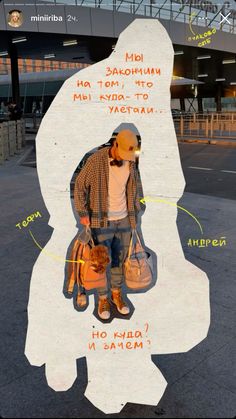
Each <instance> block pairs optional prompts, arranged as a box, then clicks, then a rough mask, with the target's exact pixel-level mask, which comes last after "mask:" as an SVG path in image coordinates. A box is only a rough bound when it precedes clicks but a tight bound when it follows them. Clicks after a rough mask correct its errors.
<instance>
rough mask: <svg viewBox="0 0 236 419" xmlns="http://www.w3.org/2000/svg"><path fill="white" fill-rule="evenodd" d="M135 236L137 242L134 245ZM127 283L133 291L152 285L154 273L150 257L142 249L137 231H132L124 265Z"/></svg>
mask: <svg viewBox="0 0 236 419" xmlns="http://www.w3.org/2000/svg"><path fill="white" fill-rule="evenodd" d="M134 235H136V237H137V241H136V243H135V244H134ZM124 276H125V283H126V286H127V287H128V288H130V289H131V290H133V291H139V290H143V289H145V288H148V287H149V286H150V285H151V283H152V271H151V267H150V265H149V257H148V254H147V253H146V251H145V250H144V248H143V247H142V244H141V240H140V237H139V235H138V232H137V230H133V231H132V235H131V240H130V245H129V251H128V255H127V258H126V260H125V263H124Z"/></svg>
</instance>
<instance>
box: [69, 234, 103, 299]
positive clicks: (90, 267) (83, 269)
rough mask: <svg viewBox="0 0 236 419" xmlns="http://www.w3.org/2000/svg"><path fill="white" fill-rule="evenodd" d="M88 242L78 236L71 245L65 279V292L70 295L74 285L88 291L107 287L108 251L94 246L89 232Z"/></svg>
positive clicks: (101, 246)
mask: <svg viewBox="0 0 236 419" xmlns="http://www.w3.org/2000/svg"><path fill="white" fill-rule="evenodd" d="M88 231H89V233H90V239H89V241H88V242H87V243H86V242H83V241H81V239H80V236H78V237H77V238H76V239H75V241H74V244H73V247H72V251H71V256H70V260H71V261H70V262H69V269H68V279H67V292H68V293H69V294H72V293H73V291H74V286H75V284H77V285H78V288H80V287H83V288H84V289H85V290H87V291H90V290H92V289H97V288H105V287H106V285H107V277H106V267H107V265H108V264H109V262H110V258H109V254H108V249H107V247H106V246H103V245H97V246H95V245H94V242H93V239H92V236H91V231H90V229H88V227H87V228H86V232H88Z"/></svg>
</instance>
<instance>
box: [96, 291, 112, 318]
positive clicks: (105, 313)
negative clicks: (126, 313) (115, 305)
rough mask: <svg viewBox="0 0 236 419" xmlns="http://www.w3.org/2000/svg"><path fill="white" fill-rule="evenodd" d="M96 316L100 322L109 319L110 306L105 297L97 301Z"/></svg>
mask: <svg viewBox="0 0 236 419" xmlns="http://www.w3.org/2000/svg"><path fill="white" fill-rule="evenodd" d="M98 315H99V317H100V319H102V320H109V319H110V317H111V306H110V303H109V300H108V297H107V296H106V297H99V299H98Z"/></svg>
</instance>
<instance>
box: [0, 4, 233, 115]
mask: <svg viewBox="0 0 236 419" xmlns="http://www.w3.org/2000/svg"><path fill="white" fill-rule="evenodd" d="M142 18H154V19H159V20H160V22H161V23H162V24H163V26H164V27H165V28H166V30H167V32H168V34H169V36H170V38H171V40H172V42H173V46H174V51H175V58H174V71H173V80H172V86H171V97H172V108H175V109H180V110H182V111H186V112H204V111H214V112H221V111H235V110H236V3H235V1H233V2H232V1H231V2H230V1H223V0H218V1H217V2H216V1H213V0H212V1H210V0H168V1H166V0H136V1H133V0H114V1H112V2H111V1H110V0H40V1H39V0H38V1H36V0H14V1H13V0H11V1H10V0H2V1H1V2H0V33H1V37H0V104H1V109H2V110H4V107H5V106H6V103H7V102H8V101H10V100H13V101H15V102H18V103H20V105H21V107H22V108H23V111H24V113H31V112H34V111H37V112H40V113H42V114H44V113H45V112H46V111H47V109H48V107H49V106H50V103H51V102H52V100H53V98H54V96H55V95H56V93H57V92H58V90H59V88H60V87H61V85H62V84H63V82H64V80H66V79H67V78H68V77H70V76H71V75H72V74H74V73H75V72H77V71H78V70H80V69H83V68H84V67H87V66H88V65H91V64H93V63H96V62H97V61H100V60H102V59H104V58H106V57H108V56H109V55H110V54H111V52H112V50H113V49H114V46H115V44H116V41H117V38H118V36H119V34H120V33H121V32H122V30H123V29H125V28H126V27H127V26H128V25H129V23H131V22H132V21H133V20H134V19H142ZM157 48H158V40H157ZM154 53H155V51H154Z"/></svg>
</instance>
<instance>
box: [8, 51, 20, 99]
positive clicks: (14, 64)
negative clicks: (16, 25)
mask: <svg viewBox="0 0 236 419" xmlns="http://www.w3.org/2000/svg"><path fill="white" fill-rule="evenodd" d="M8 53H9V56H10V60H11V85H12V101H13V102H14V103H16V104H17V105H20V81H19V69H18V53H17V48H16V46H15V45H14V44H10V45H9V48H8Z"/></svg>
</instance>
